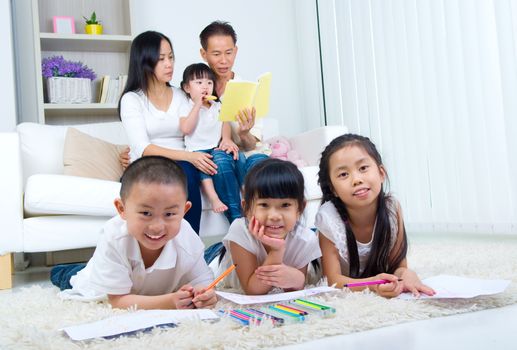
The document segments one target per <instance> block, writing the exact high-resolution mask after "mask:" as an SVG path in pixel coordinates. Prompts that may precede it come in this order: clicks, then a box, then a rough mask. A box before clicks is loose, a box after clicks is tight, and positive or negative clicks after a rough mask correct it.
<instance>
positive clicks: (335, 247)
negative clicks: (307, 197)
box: [315, 134, 434, 297]
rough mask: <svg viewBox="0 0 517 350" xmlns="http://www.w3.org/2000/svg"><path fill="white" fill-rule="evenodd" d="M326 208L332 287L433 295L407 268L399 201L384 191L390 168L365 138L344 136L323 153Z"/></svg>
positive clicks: (325, 252) (326, 265) (326, 267)
mask: <svg viewBox="0 0 517 350" xmlns="http://www.w3.org/2000/svg"><path fill="white" fill-rule="evenodd" d="M319 167H320V169H319V173H318V176H319V184H320V186H321V190H322V192H323V197H322V206H321V207H320V209H319V211H318V214H317V215H316V222H315V225H316V228H317V229H318V232H319V233H320V234H319V240H320V247H321V251H322V259H321V260H322V267H323V274H324V275H325V276H326V277H327V280H328V283H329V285H333V284H337V286H338V287H343V286H345V285H346V284H348V283H354V282H367V281H374V280H375V281H383V282H384V283H382V284H374V285H369V286H368V287H355V288H352V289H353V290H361V289H364V288H370V289H371V290H372V291H374V292H376V293H378V294H379V295H381V296H385V297H395V296H397V295H399V294H400V293H402V292H404V291H408V292H411V293H413V294H415V295H419V293H421V292H422V293H425V294H428V295H433V294H434V291H433V290H432V289H431V288H429V287H427V286H425V285H423V284H422V282H421V281H420V279H419V278H418V276H417V275H416V273H415V272H413V271H412V270H410V269H409V268H408V265H407V260H406V253H407V237H406V230H405V228H404V221H403V219H402V210H401V208H400V204H399V203H398V201H397V200H396V199H395V198H393V197H392V196H391V195H389V194H386V193H385V192H384V189H383V184H384V181H385V179H386V177H387V174H386V169H385V167H384V165H383V164H382V159H381V156H380V154H379V152H377V149H376V147H375V145H374V144H373V143H372V142H371V141H370V139H368V138H367V137H363V136H359V135H354V134H345V135H342V136H339V137H337V138H336V139H334V140H333V141H332V142H331V143H330V144H329V145H328V146H327V147H326V148H325V150H324V151H323V153H322V155H321V161H320V166H319Z"/></svg>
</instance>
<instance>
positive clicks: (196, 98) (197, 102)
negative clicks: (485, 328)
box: [190, 95, 204, 106]
mask: <svg viewBox="0 0 517 350" xmlns="http://www.w3.org/2000/svg"><path fill="white" fill-rule="evenodd" d="M203 97H204V95H198V96H190V98H191V99H192V101H193V102H194V105H195V106H201V105H202V104H203V102H204V98H203Z"/></svg>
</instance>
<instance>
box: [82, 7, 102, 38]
mask: <svg viewBox="0 0 517 350" xmlns="http://www.w3.org/2000/svg"><path fill="white" fill-rule="evenodd" d="M83 18H84V19H85V20H86V26H85V27H84V31H85V32H86V34H102V24H101V23H100V21H99V20H98V19H97V15H96V14H95V11H93V12H92V14H91V16H90V18H86V17H84V16H83Z"/></svg>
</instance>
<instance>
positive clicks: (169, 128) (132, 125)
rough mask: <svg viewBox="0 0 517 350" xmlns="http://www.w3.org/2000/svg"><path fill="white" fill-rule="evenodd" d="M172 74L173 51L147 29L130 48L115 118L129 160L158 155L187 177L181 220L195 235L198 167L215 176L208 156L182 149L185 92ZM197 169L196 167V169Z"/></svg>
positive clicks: (198, 215)
mask: <svg viewBox="0 0 517 350" xmlns="http://www.w3.org/2000/svg"><path fill="white" fill-rule="evenodd" d="M173 72H174V51H173V48H172V44H171V41H170V40H169V38H167V37H166V36H165V35H163V34H161V33H158V32H155V31H147V32H144V33H141V34H140V35H138V36H137V37H136V38H135V39H134V40H133V43H132V44H131V51H130V57H129V71H128V80H127V85H126V87H125V89H124V92H123V94H122V97H121V99H120V101H119V116H120V119H121V120H122V124H123V125H124V129H125V130H126V133H127V136H128V138H129V145H130V149H131V152H130V157H131V159H132V160H135V159H137V158H140V157H142V156H150V155H160V156H164V157H167V158H170V159H172V160H175V161H177V162H178V164H179V165H180V166H181V167H182V169H183V171H185V174H186V175H187V179H188V200H189V201H190V202H191V203H192V208H191V209H190V210H189V211H188V212H187V214H186V215H185V219H186V220H187V221H188V222H189V223H190V225H191V226H192V228H193V229H194V230H195V231H196V232H197V233H198V234H199V222H200V220H201V195H200V191H199V172H198V169H199V170H200V171H202V172H204V173H206V174H209V175H215V174H216V173H217V165H216V164H215V163H214V162H213V160H212V159H211V158H212V156H211V155H209V154H207V153H201V152H188V151H186V150H185V144H184V141H183V134H182V132H181V131H180V129H179V108H180V106H181V104H182V103H186V97H185V95H184V93H183V92H182V91H181V90H180V89H179V88H175V87H172V86H171V85H170V84H169V81H170V80H171V79H172V74H173ZM196 168H197V169H196Z"/></svg>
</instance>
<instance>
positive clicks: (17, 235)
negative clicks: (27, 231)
mask: <svg viewBox="0 0 517 350" xmlns="http://www.w3.org/2000/svg"><path fill="white" fill-rule="evenodd" d="M0 159H2V169H3V170H2V181H0V194H1V195H0V213H1V215H2V216H1V225H2V230H0V255H2V254H4V253H8V252H20V251H23V183H22V182H23V176H22V162H21V151H20V142H19V137H18V134H17V133H15V132H3V133H0Z"/></svg>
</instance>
